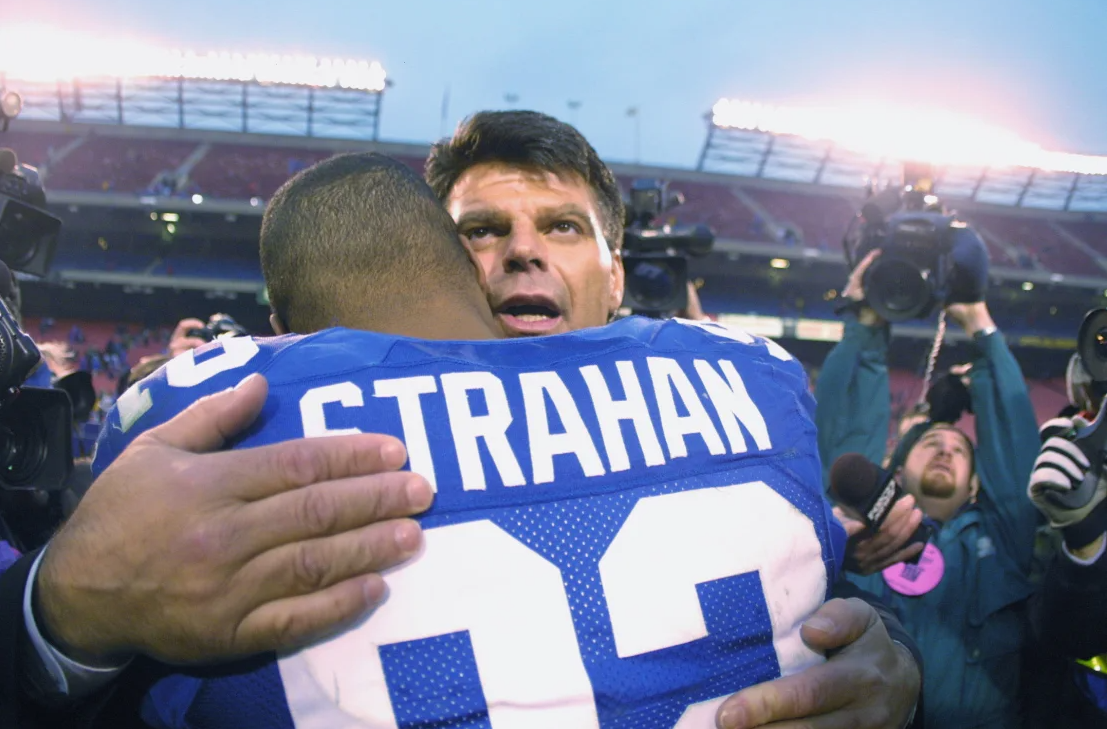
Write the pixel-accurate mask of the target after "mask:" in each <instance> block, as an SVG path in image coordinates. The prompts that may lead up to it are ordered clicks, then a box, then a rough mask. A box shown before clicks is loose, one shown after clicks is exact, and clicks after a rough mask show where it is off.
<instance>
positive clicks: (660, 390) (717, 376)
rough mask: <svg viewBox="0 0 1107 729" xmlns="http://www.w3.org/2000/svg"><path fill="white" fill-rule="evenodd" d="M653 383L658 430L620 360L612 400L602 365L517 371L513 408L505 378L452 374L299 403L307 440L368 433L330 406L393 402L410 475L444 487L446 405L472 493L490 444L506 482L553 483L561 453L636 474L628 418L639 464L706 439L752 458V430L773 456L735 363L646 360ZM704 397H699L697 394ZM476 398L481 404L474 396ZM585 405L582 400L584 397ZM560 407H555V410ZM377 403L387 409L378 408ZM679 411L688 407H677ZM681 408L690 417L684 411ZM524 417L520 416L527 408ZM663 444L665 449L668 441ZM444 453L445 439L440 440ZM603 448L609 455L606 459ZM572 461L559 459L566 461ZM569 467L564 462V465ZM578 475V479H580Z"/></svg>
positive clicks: (322, 393) (598, 469) (756, 444)
mask: <svg viewBox="0 0 1107 729" xmlns="http://www.w3.org/2000/svg"><path fill="white" fill-rule="evenodd" d="M646 364H647V368H648V370H649V386H650V388H651V389H652V392H653V395H654V398H655V402H656V403H657V407H658V413H659V418H658V423H657V425H659V426H660V433H659V432H658V430H657V429H656V428H655V423H654V421H653V420H652V419H651V417H650V411H649V407H648V406H647V403H646V398H645V394H644V392H643V387H642V383H641V381H640V380H639V377H638V373H637V372H636V371H635V368H634V365H633V363H632V362H630V361H620V362H617V363H616V370H617V373H618V380H619V390H621V392H622V393H623V397H622V398H621V399H616V398H615V397H614V396H613V395H612V388H611V386H610V385H609V383H608V381H607V378H605V376H604V375H603V373H602V371H601V370H600V368H599V367H598V366H596V365H587V366H584V367H581V368H579V370H578V371H577V372H570V373H559V372H553V371H545V372H523V373H520V374H519V375H518V378H519V379H518V385H519V390H520V391H521V392H522V403H521V406H515V407H513V405H515V403H509V401H508V397H507V394H506V390H505V388H504V382H503V380H502V379H501V378H500V377H499V376H497V375H496V374H493V373H492V372H488V371H483V372H481V371H477V372H472V371H470V372H449V373H443V374H441V375H437V376H432V375H422V376H418V377H401V378H395V379H378V380H374V381H372V382H367V383H364V384H359V383H357V382H354V381H352V380H348V381H345V382H339V383H335V384H330V385H325V386H322V387H314V388H311V389H309V390H308V391H307V392H305V393H304V395H303V396H302V397H301V398H300V400H299V407H300V417H301V420H302V423H303V434H304V435H305V436H307V437H319V436H330V435H347V434H351V433H359V432H362V431H361V430H360V429H358V428H356V427H354V428H336V427H332V426H331V425H329V424H328V418H327V409H328V406H329V407H334V406H338V407H341V408H366V407H374V406H375V405H374V403H372V402H370V403H369V405H366V393H370V394H371V395H372V397H374V398H377V399H378V400H384V401H390V402H392V403H393V404H394V406H395V407H397V408H398V409H399V417H400V422H401V425H402V427H403V440H404V442H405V444H406V445H407V449H408V456H409V458H410V462H411V470H412V471H414V472H416V473H419V474H420V475H422V476H424V477H426V478H427V480H429V481H430V482H431V484H432V485H435V484H436V479H435V468H434V463H433V460H432V458H431V451H430V444H429V442H428V437H427V426H426V421H425V419H424V405H425V404H426V400H425V399H426V398H441V399H443V400H444V401H445V406H446V412H447V414H448V418H449V429H450V433H451V436H452V446H453V453H454V456H455V457H456V459H457V464H458V468H459V470H460V473H461V484H462V488H463V489H464V490H466V491H479V490H484V489H485V488H486V487H487V483H488V474H486V473H485V469H484V465H483V464H482V461H481V456H480V449H479V444H480V442H481V441H483V443H484V445H485V447H486V448H487V452H488V453H489V455H490V456H491V461H492V465H493V467H494V469H495V471H496V473H497V475H498V477H499V482H500V483H502V484H503V485H504V486H524V485H528V484H545V483H551V482H553V481H555V480H556V479H557V477H558V474H557V473H556V468H555V456H573V457H575V460H576V462H577V463H578V464H579V469H580V471H582V472H583V473H584V475H585V476H588V477H596V476H603V475H606V474H607V473H608V469H610V472H612V473H615V472H619V471H626V470H628V469H629V468H631V465H632V464H631V462H630V457H629V456H628V451H627V444H626V442H625V440H624V431H623V429H622V427H621V423H622V422H623V421H629V423H630V424H631V425H632V430H633V433H634V435H635V437H636V438H637V440H638V446H639V449H638V450H639V451H640V453H641V456H642V462H641V463H636V464H634V465H636V466H659V465H664V464H665V463H666V451H667V453H668V458H669V459H673V458H682V457H685V456H687V455H688V444H687V442H686V438H688V437H689V436H695V437H698V438H699V439H701V440H702V441H703V443H704V444H705V445H706V447H707V450H708V452H709V453H710V454H711V455H713V456H723V455H727V454H728V453H729V454H738V453H746V452H747V451H749V450H750V448H751V445H750V444H749V443H748V442H747V439H746V437H745V435H744V433H743V430H745V431H746V432H747V433H749V435H750V438H751V440H752V448H753V449H754V450H758V451H763V450H770V449H771V448H772V447H773V446H772V440H771V438H770V436H769V431H768V428H767V427H766V425H765V418H764V417H763V416H762V414H761V411H760V410H759V409H758V408H757V406H756V405H755V404H754V403H753V400H752V399H751V398H750V396H749V393H748V392H747V390H746V386H745V384H744V383H743V381H742V378H741V376H740V375H739V374H738V371H737V369H736V368H735V367H734V364H733V362H731V361H729V360H725V359H723V360H718V361H717V363H716V364H715V365H714V366H713V365H712V364H711V363H709V362H708V361H707V360H703V359H697V360H695V361H694V362H693V363H692V369H693V370H694V372H692V373H689V372H688V371H686V370H685V368H684V367H682V366H681V364H680V363H679V362H678V361H677V360H675V359H671V358H668V357H647V358H646ZM563 377H579V378H580V379H581V380H582V381H583V383H584V385H585V387H586V389H587V393H588V396H589V400H590V402H587V403H581V402H578V401H577V399H576V398H574V397H573V395H572V391H573V390H576V391H577V392H580V391H581V390H580V389H579V388H578V387H576V385H577V384H578V383H566V382H565V380H564V379H563ZM701 392H702V393H705V394H706V397H705V398H702V399H701V396H700V394H699V393H701ZM474 395H476V396H477V397H476V398H474V397H473V396H474ZM474 399H476V400H483V402H484V403H485V409H486V412H483V413H480V414H477V413H475V412H474V407H473V402H474ZM581 399H583V398H581ZM704 400H706V402H707V403H709V405H710V406H711V408H712V409H713V410H714V412H715V414H716V416H717V418H718V421H719V423H720V424H721V425H722V431H723V432H722V434H721V435H720V433H719V431H718V429H717V428H716V427H715V424H714V423H713V422H712V419H711V417H710V415H709V414H708V411H707V408H706V407H705V405H704ZM548 405H549V406H552V407H548ZM582 405H583V406H584V407H587V408H589V409H591V411H592V413H593V414H594V416H595V419H596V420H597V421H598V423H599V431H600V440H601V441H602V442H601V443H599V444H598V443H596V442H595V440H594V439H593V436H592V434H591V433H590V432H589V429H588V427H587V426H586V425H585V423H584V418H583V417H582V415H581V413H582ZM376 406H378V407H379V405H376ZM678 407H679V408H680V409H678ZM550 410H552V411H553V413H554V414H555V415H556V418H557V420H559V421H560V422H561V426H562V427H561V430H562V432H556V433H555V432H551V428H550V414H551V413H550ZM681 410H683V413H684V414H681V412H680V411H681ZM520 411H521V412H520ZM516 414H521V415H522V416H523V417H524V419H525V423H526V431H527V438H526V444H527V445H529V449H530V453H529V455H530V464H531V471H530V473H524V472H523V470H522V468H521V467H520V464H519V458H518V457H517V456H516V453H515V451H514V450H513V448H512V445H511V441H510V440H509V439H508V435H507V431H508V427H509V426H510V425H511V423H512V421H513V420H514V418H515V416H516ZM662 441H664V443H665V451H663V450H662V447H661V442H662ZM435 446H436V448H441V447H442V444H441V443H436V444H435ZM600 447H602V449H603V452H604V454H605V455H606V464H607V465H606V467H605V462H604V460H601V458H600ZM571 461H572V459H561V460H558V461H557V463H559V464H564V463H566V462H571ZM562 467H564V466H562ZM580 471H577V472H576V473H574V475H576V474H577V473H579V472H580Z"/></svg>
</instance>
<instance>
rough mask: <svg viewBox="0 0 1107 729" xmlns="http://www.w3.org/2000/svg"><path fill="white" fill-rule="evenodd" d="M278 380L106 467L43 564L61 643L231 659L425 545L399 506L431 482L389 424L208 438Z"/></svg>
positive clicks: (328, 623)
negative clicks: (251, 439) (309, 435)
mask: <svg viewBox="0 0 1107 729" xmlns="http://www.w3.org/2000/svg"><path fill="white" fill-rule="evenodd" d="M267 394H268V386H267V384H266V382H265V380H264V378H262V377H260V376H253V377H250V378H248V379H247V380H245V381H244V382H243V383H242V384H241V385H239V387H237V388H236V389H234V390H230V391H226V392H222V393H218V394H216V395H213V396H210V397H208V398H204V399H203V400H200V401H198V402H197V403H195V404H194V405H193V406H192V407H190V408H189V409H188V410H187V411H185V412H184V413H182V414H181V415H179V416H177V417H176V418H174V419H173V420H172V421H170V422H168V423H166V424H165V425H162V426H161V427H158V428H154V429H152V430H150V431H148V432H146V433H144V434H143V435H141V436H139V437H138V438H137V439H135V441H134V442H133V443H132V444H131V445H130V446H129V447H128V448H127V449H126V450H125V451H124V452H123V453H122V454H121V455H120V456H119V458H118V460H117V461H116V462H115V463H114V464H112V466H111V467H109V468H108V469H107V470H106V471H105V472H104V473H103V474H102V475H101V477H100V478H99V479H97V481H96V482H95V483H94V484H93V485H92V487H91V488H90V489H89V491H88V494H87V495H86V496H85V499H84V500H83V501H82V503H81V504H80V506H79V507H78V509H77V511H76V512H75V513H74V514H73V516H72V517H71V519H70V520H69V522H68V523H67V524H66V525H65V526H64V527H63V528H62V529H61V530H60V531H59V533H58V534H57V535H56V536H55V537H54V539H53V540H52V541H51V543H50V545H49V546H48V547H47V549H46V553H45V556H44V558H43V562H42V566H41V569H40V570H39V573H38V579H37V583H36V593H37V594H36V601H37V609H36V617H37V620H38V622H39V625H40V628H41V629H43V630H44V632H45V634H46V635H47V637H48V638H49V639H51V642H53V643H54V644H55V645H56V647H58V648H59V649H61V650H62V651H63V652H65V653H66V654H67V655H69V656H70V657H72V658H73V659H75V660H78V661H82V662H84V663H89V664H93V665H97V664H102V663H106V662H112V661H115V660H117V659H118V658H119V657H121V656H126V655H129V654H134V653H144V654H147V655H150V656H153V657H155V658H158V659H160V660H163V661H167V662H171V663H191V662H201V661H216V660H225V659H230V658H234V657H239V656H244V655H249V654H254V653H258V652H262V651H268V650H278V649H288V648H294V647H297V646H300V645H303V644H305V643H307V642H310V641H311V640H313V639H317V638H319V637H321V636H323V635H326V634H328V633H331V632H333V631H336V630H338V629H340V628H341V627H342V626H344V625H346V624H349V623H350V622H352V621H354V620H357V619H358V618H360V617H361V616H363V615H364V614H365V613H366V611H368V610H369V609H370V608H371V607H373V606H374V605H375V604H377V603H378V602H379V601H380V600H381V598H382V597H383V595H384V591H385V585H384V582H383V580H382V579H381V577H380V575H379V574H376V573H378V572H379V571H380V570H382V569H385V568H387V567H389V566H392V565H394V564H397V563H398V562H400V561H402V560H404V559H406V558H408V557H410V556H411V555H412V554H414V553H415V552H416V551H417V550H418V548H419V546H420V544H421V532H420V530H419V527H418V524H417V523H416V522H414V521H412V520H410V519H403V518H400V517H405V516H409V515H412V514H416V513H418V512H421V511H423V510H425V509H426V508H427V507H428V506H430V503H431V500H432V498H433V495H432V491H431V489H430V485H429V484H428V483H427V482H426V480H425V479H423V478H422V477H420V476H417V475H414V474H411V473H407V472H396V469H398V468H400V467H401V466H402V465H403V463H404V461H405V459H406V454H405V451H404V448H403V445H402V444H401V443H400V442H399V441H398V440H396V439H395V438H391V437H387V436H380V435H352V436H341V437H334V438H316V439H305V440H298V441H291V442H287V443H280V444H277V445H272V446H265V447H260V448H252V449H244V450H238V451H227V452H222V453H208V452H209V451H215V450H217V449H219V448H222V447H224V446H225V445H226V442H227V441H228V439H230V438H231V437H232V436H234V435H235V434H237V433H239V432H241V431H242V430H243V429H244V428H246V427H247V426H248V425H249V424H250V423H252V422H253V420H254V419H255V418H256V417H257V414H258V413H259V412H260V411H261V407H262V405H263V404H264V402H265V399H266V396H267ZM196 454H203V455H196Z"/></svg>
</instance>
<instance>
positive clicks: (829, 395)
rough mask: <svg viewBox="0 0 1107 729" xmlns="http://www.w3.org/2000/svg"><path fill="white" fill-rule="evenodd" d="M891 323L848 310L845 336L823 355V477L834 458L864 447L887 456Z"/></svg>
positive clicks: (819, 385)
mask: <svg viewBox="0 0 1107 729" xmlns="http://www.w3.org/2000/svg"><path fill="white" fill-rule="evenodd" d="M889 338H890V329H889V327H888V325H886V324H885V325H881V326H877V327H870V326H865V325H864V324H862V323H860V322H859V321H857V317H855V316H853V315H847V317H846V322H845V331H844V333H843V335H842V341H841V342H839V343H838V344H837V345H835V347H834V349H833V350H831V352H830V354H828V355H827V356H826V360H824V361H823V367H822V370H821V371H820V372H819V379H818V381H817V382H816V383H815V399H816V401H817V405H816V408H815V424H816V425H817V426H818V429H819V456H820V457H821V458H822V462H823V481H824V483H826V482H827V481H828V479H827V476H828V474H829V472H830V466H831V465H832V464H833V463H834V459H836V458H837V457H838V456H840V455H842V454H843V453H851V452H856V453H861V454H862V455H864V456H865V457H866V458H868V459H869V460H870V461H873V462H874V463H880V462H882V461H883V460H884V451H885V446H886V444H887V441H888V422H889V419H890V417H891V401H890V394H889V385H888V363H887V360H888V340H889Z"/></svg>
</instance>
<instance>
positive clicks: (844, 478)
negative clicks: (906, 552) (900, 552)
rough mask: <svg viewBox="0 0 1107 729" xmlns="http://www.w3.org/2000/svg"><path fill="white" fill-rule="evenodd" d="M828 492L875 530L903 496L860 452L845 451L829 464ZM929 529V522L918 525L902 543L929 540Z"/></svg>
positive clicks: (892, 480) (914, 559)
mask: <svg viewBox="0 0 1107 729" xmlns="http://www.w3.org/2000/svg"><path fill="white" fill-rule="evenodd" d="M830 493H831V494H833V495H834V499H835V501H837V502H838V503H840V504H841V505H842V506H844V507H846V508H848V509H849V510H850V511H852V512H854V513H855V514H857V516H858V517H859V518H860V519H861V520H862V521H863V522H865V526H867V527H868V528H869V529H870V530H872V531H874V532H875V531H878V530H879V529H880V525H881V524H883V523H884V520H885V519H887V518H888V514H889V513H890V512H891V511H892V507H893V506H894V505H895V503H896V502H897V501H899V500H900V499H901V498H903V497H904V496H905V495H906V494H905V493H904V491H903V489H901V488H900V487H899V484H898V483H896V480H895V478H894V477H893V476H892V474H890V473H889V472H887V471H885V470H884V469H883V468H880V467H879V466H877V465H876V464H875V463H873V462H872V461H870V460H869V459H868V458H865V457H864V456H863V455H861V454H860V453H845V454H843V455H841V456H839V457H838V460H836V461H834V465H833V466H831V467H830ZM931 532H932V530H931V528H930V526H929V525H927V524H925V523H923V524H920V525H919V528H918V529H916V530H915V533H914V534H913V535H911V539H909V540H908V541H907V543H906V544H904V545H903V546H905V547H906V546H908V545H911V544H916V543H920V544H925V543H926V542H928V541H930V537H931ZM918 559H919V556H918V555H917V556H915V557H914V558H913V559H910V560H908V562H909V563H911V564H914V563H915V562H917V561H918Z"/></svg>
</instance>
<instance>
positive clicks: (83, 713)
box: [0, 551, 137, 729]
mask: <svg viewBox="0 0 1107 729" xmlns="http://www.w3.org/2000/svg"><path fill="white" fill-rule="evenodd" d="M37 557H38V552H37V551H36V552H32V553H29V554H25V555H23V556H22V557H20V558H19V560H17V561H16V562H15V563H14V564H13V565H12V566H11V567H9V568H8V569H7V570H6V571H4V573H3V574H0V727H4V728H5V729H6V728H7V727H18V728H19V729H85V728H86V727H96V726H101V725H100V724H98V717H99V715H100V713H101V711H102V709H103V707H104V706H105V705H106V703H107V702H108V700H109V699H110V698H111V696H112V694H113V692H114V686H108V687H106V688H104V689H103V690H101V691H99V692H97V693H96V694H94V695H92V696H89V697H86V698H84V699H82V700H80V701H73V702H69V703H66V704H64V705H63V706H59V707H54V708H48V707H45V706H43V705H42V704H40V703H39V702H37V701H36V700H35V698H34V691H35V690H34V688H33V687H32V686H31V682H30V681H29V680H28V675H29V674H30V672H31V668H30V666H28V661H30V660H33V656H34V655H35V650H34V648H33V646H32V645H31V639H30V635H29V634H28V632H27V628H26V622H25V620H24V613H23V598H24V594H25V591H26V588H27V584H28V580H29V579H30V575H31V569H32V566H33V565H34V563H35V559H36V558H37ZM135 719H136V720H137V713H136V714H135ZM128 726H131V724H118V725H117V727H116V729H126V727H128Z"/></svg>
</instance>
